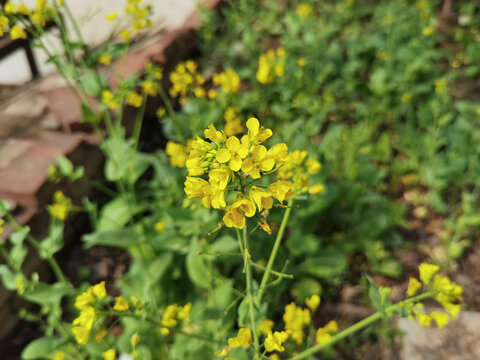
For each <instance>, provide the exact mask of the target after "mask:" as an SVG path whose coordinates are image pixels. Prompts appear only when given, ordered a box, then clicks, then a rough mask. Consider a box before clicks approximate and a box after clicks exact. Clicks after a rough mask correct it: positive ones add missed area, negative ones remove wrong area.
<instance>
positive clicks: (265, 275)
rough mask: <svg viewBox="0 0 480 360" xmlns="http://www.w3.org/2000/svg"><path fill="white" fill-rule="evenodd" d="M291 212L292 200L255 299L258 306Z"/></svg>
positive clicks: (284, 215)
mask: <svg viewBox="0 0 480 360" xmlns="http://www.w3.org/2000/svg"><path fill="white" fill-rule="evenodd" d="M291 211H292V200H291V199H290V200H289V201H288V205H287V209H286V210H285V213H284V214H283V219H282V223H281V224H280V229H279V230H278V234H277V238H276V239H275V243H274V244H273V249H272V252H271V253H270V258H269V259H268V263H267V267H266V269H265V273H264V274H263V277H262V282H261V283H260V288H259V289H258V293H257V296H256V298H255V303H256V304H260V302H261V301H262V297H263V293H264V292H265V287H266V285H267V282H268V278H269V277H270V273H271V271H272V266H273V263H274V262H275V258H276V256H277V252H278V248H279V247H280V243H281V242H282V238H283V233H284V232H285V227H286V226H287V222H288V218H289V217H290V212H291Z"/></svg>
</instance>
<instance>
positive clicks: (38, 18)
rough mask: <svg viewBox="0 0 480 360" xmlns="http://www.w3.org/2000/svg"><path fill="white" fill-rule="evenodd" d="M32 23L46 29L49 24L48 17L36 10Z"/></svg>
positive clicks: (32, 16)
mask: <svg viewBox="0 0 480 360" xmlns="http://www.w3.org/2000/svg"><path fill="white" fill-rule="evenodd" d="M31 19H32V22H33V23H34V24H37V25H38V26H40V27H44V26H45V25H46V24H47V17H46V15H45V13H44V12H41V11H38V10H36V11H35V12H34V13H33V14H32V15H31Z"/></svg>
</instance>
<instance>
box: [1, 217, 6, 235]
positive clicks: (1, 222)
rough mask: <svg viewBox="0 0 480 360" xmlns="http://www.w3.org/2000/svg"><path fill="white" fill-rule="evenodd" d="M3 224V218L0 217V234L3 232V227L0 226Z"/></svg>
mask: <svg viewBox="0 0 480 360" xmlns="http://www.w3.org/2000/svg"><path fill="white" fill-rule="evenodd" d="M3 224H5V221H4V220H3V219H0V234H2V233H3V227H2V225H3Z"/></svg>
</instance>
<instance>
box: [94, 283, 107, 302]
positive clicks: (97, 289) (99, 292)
mask: <svg viewBox="0 0 480 360" xmlns="http://www.w3.org/2000/svg"><path fill="white" fill-rule="evenodd" d="M92 293H93V295H95V297H96V298H97V299H98V300H103V299H105V298H106V297H107V290H106V289H105V281H102V282H100V283H98V284H96V285H94V286H92Z"/></svg>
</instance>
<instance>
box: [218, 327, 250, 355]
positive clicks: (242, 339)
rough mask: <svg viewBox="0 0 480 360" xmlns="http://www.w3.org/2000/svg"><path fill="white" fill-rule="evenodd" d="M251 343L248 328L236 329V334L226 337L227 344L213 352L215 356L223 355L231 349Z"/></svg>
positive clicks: (247, 345)
mask: <svg viewBox="0 0 480 360" xmlns="http://www.w3.org/2000/svg"><path fill="white" fill-rule="evenodd" d="M251 344H252V332H251V331H250V329H248V328H241V329H239V330H238V334H237V336H235V337H233V338H229V339H228V346H225V347H224V348H223V349H222V350H219V351H217V352H216V353H215V355H217V356H221V357H225V356H227V355H228V354H229V353H230V351H231V350H232V349H238V348H244V347H249V346H250V345H251Z"/></svg>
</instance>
